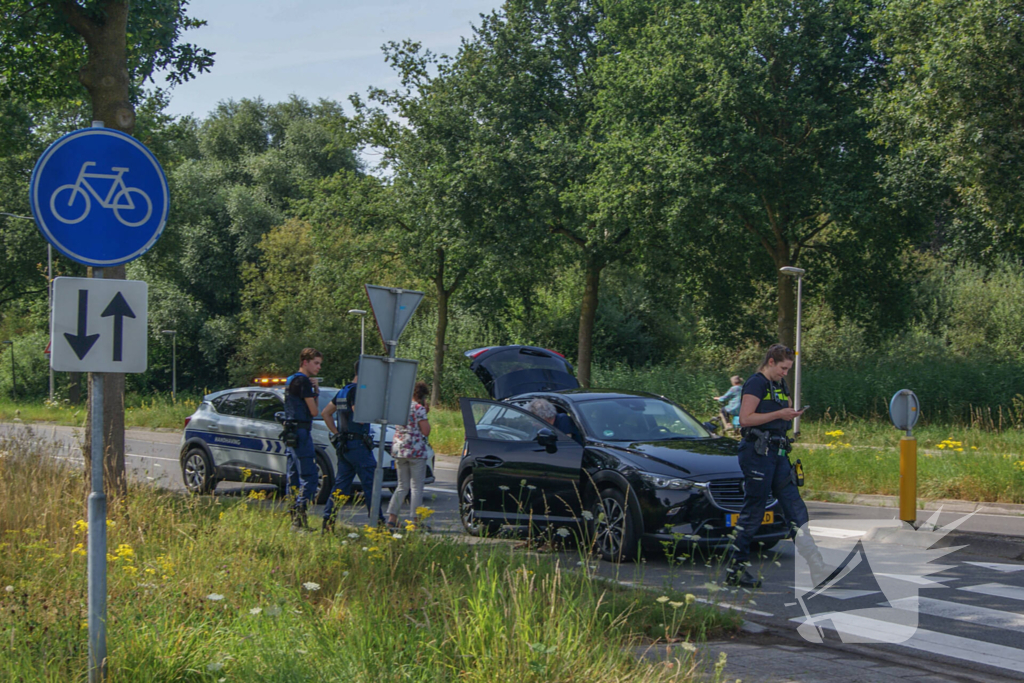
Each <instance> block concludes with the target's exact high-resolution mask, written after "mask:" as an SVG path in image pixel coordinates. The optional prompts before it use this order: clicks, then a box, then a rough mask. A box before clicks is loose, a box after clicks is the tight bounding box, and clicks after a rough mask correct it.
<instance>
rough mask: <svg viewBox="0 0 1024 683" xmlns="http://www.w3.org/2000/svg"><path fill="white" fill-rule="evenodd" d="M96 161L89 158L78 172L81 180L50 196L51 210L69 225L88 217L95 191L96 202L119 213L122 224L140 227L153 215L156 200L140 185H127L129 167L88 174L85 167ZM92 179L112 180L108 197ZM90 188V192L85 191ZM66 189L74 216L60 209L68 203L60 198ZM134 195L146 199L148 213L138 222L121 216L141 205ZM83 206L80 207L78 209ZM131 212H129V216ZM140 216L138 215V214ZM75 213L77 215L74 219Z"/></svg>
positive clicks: (71, 212) (69, 207)
mask: <svg viewBox="0 0 1024 683" xmlns="http://www.w3.org/2000/svg"><path fill="white" fill-rule="evenodd" d="M95 165H96V162H95V161H87V162H85V163H84V164H82V170H80V171H79V172H78V180H76V181H75V184H74V185H71V184H68V185H61V186H60V187H58V188H57V189H56V190H54V192H53V194H52V195H50V211H52V212H53V215H54V216H55V217H56V218H57V220H59V221H60V222H61V223H67V224H68V225H74V224H75V223H78V222H80V221H82V220H84V219H85V217H86V216H88V215H89V211H90V210H91V209H92V200H91V199H89V195H90V194H92V196H93V197H95V198H96V201H98V202H99V203H100V206H102V207H103V208H104V209H112V210H113V211H114V215H115V216H117V220H119V221H120V222H121V223H122V224H123V225H126V226H128V227H129V228H137V227H139V226H140V225H142V224H143V223H145V222H146V221H148V220H149V217H150V216H151V215H153V202H152V201H150V199H149V195H147V194H146V193H145V192H143V191H142V190H140V189H139V188H137V187H128V186H127V185H125V184H124V179H123V178H122V177H121V176H123V175H124V174H125V173H127V172H128V169H127V168H123V167H117V166H114V167H112V168H111V169H110V170H112V171H117V174H116V175H110V174H106V173H86V172H85V171H86V169H87V168H89V167H90V166H95ZM89 178H96V179H98V180H113V181H114V183H113V184H112V185H111V186H110V191H109V192H107V196H106V197H101V196H100V195H99V193H98V192H97V191H96V190H95V189H94V188H93V186H92V185H91V184H90V183H89ZM86 190H88V192H86ZM65 191H66V192H67V196H68V200H67V205H66V207H67V208H66V212H67V214H68V215H71V216H72V217H71V218H68V217H66V216H62V215H61V214H60V212H58V211H57V206H58V205H60V206H65V205H64V204H63V197H61V198H59V199H58V195H60V194H61V193H62V192H65ZM132 195H138V197H139V199H140V200H142V201H144V203H145V205H146V215H145V216H144V217H143V218H142V220H139V221H128V220H125V219H124V217H123V216H121V213H120V212H121V211H125V212H127V211H133V210H136V209H137V208H138V207H140V206H141V204H136V202H135V201H133V200H132ZM78 197H81V198H82V201H81V202H77V201H76V200H77V199H78ZM78 207H81V208H78ZM130 215H132V214H129V216H130ZM136 215H137V214H136ZM74 216H77V218H75V217H74Z"/></svg>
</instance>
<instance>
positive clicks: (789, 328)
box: [775, 258, 796, 348]
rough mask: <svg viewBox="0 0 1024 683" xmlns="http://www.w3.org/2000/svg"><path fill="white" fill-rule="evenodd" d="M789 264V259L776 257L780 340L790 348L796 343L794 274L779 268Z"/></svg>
mask: <svg viewBox="0 0 1024 683" xmlns="http://www.w3.org/2000/svg"><path fill="white" fill-rule="evenodd" d="M788 265H789V259H788V258H785V259H782V258H776V259H775V274H776V276H777V278H778V282H779V310H778V315H779V319H778V334H779V342H780V343H782V344H785V345H786V346H788V347H789V348H794V346H795V345H796V294H795V289H794V286H793V283H794V280H793V276H792V275H787V274H786V273H783V272H781V271H780V270H779V268H782V267H783V266H788Z"/></svg>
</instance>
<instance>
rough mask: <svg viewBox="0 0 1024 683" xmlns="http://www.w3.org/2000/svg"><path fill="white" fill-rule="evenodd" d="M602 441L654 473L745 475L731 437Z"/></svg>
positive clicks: (625, 457)
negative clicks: (622, 441) (633, 441)
mask: <svg viewBox="0 0 1024 683" xmlns="http://www.w3.org/2000/svg"><path fill="white" fill-rule="evenodd" d="M601 445H602V446H604V447H607V448H613V449H615V450H616V451H617V452H618V453H619V455H620V457H622V458H623V459H624V460H628V461H630V462H632V463H633V465H634V466H635V467H636V468H637V469H640V470H643V471H645V472H652V473H654V474H663V475H666V476H675V477H694V478H696V479H700V478H703V477H708V476H712V475H721V474H734V475H736V476H743V474H742V470H740V465H739V459H738V458H737V457H736V456H737V453H738V451H739V446H738V444H737V443H736V442H735V441H733V440H732V439H723V438H719V439H678V440H675V441H645V442H637V443H629V444H627V443H621V442H620V443H615V442H611V443H609V442H601Z"/></svg>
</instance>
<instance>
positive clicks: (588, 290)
mask: <svg viewBox="0 0 1024 683" xmlns="http://www.w3.org/2000/svg"><path fill="white" fill-rule="evenodd" d="M603 269H604V266H603V265H601V264H600V263H598V262H597V259H595V258H588V259H587V262H586V272H585V278H586V284H585V285H584V287H583V302H582V304H581V305H580V336H579V356H578V359H577V361H576V376H577V378H578V379H579V381H580V384H581V385H582V386H584V387H586V388H588V389H589V388H590V366H591V363H592V361H593V354H594V321H595V320H596V319H597V298H598V291H599V290H600V287H601V271H602V270H603Z"/></svg>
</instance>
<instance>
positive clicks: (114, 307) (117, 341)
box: [97, 292, 135, 363]
mask: <svg viewBox="0 0 1024 683" xmlns="http://www.w3.org/2000/svg"><path fill="white" fill-rule="evenodd" d="M100 316H101V317H103V318H106V317H109V316H114V362H115V363H116V362H120V361H121V347H122V345H123V342H124V319H125V318H134V317H135V311H133V310H132V308H131V306H129V305H128V302H127V301H125V300H124V297H123V296H122V295H121V292H118V293H117V294H116V295H115V296H114V298H113V299H112V300H111V302H110V303H109V304H107V308H106V310H104V311H103V313H101V314H100ZM97 336H99V335H97Z"/></svg>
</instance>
